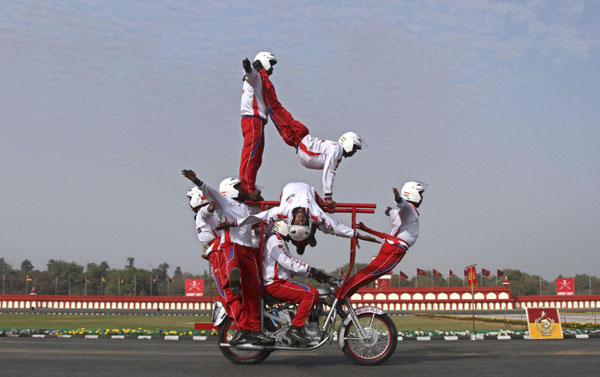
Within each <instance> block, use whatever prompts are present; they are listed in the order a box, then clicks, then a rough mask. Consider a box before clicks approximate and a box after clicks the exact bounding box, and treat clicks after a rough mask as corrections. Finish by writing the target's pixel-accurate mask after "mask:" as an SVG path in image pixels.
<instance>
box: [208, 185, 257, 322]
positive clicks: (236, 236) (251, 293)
mask: <svg viewBox="0 0 600 377" xmlns="http://www.w3.org/2000/svg"><path fill="white" fill-rule="evenodd" d="M199 188H200V190H202V192H203V193H204V196H205V197H206V198H207V199H208V200H209V201H212V202H214V203H215V208H216V210H218V211H219V212H220V218H221V219H222V220H223V221H236V220H237V219H238V218H241V217H244V216H248V215H250V213H251V210H250V207H248V206H247V205H246V204H244V203H240V202H238V201H236V200H233V199H231V198H228V197H226V196H224V195H221V193H220V192H219V191H217V190H215V189H214V188H213V187H211V186H210V185H208V184H206V183H203V184H202V185H201V186H199ZM258 245H259V237H258V236H257V235H256V234H255V232H254V230H253V229H252V227H246V228H245V229H243V228H230V229H227V230H225V231H223V232H222V235H221V253H220V254H221V256H222V259H220V261H221V263H222V265H224V267H222V268H223V270H224V271H226V276H229V272H230V271H231V269H232V268H234V267H238V268H239V270H240V274H241V276H242V286H241V288H242V303H243V307H242V309H243V310H235V309H236V308H237V307H236V308H234V310H232V312H228V313H229V314H230V315H232V316H234V320H235V321H236V322H237V323H238V325H239V326H240V329H242V330H249V331H260V304H259V300H258V298H259V297H260V289H261V284H260V281H261V279H260V273H261V271H260V260H259V259H260V256H259V255H260V252H259V250H258ZM224 275H225V274H224ZM224 277H225V276H224ZM219 293H221V292H219ZM225 293H227V292H225ZM227 301H228V303H229V305H230V306H231V307H235V306H236V305H241V304H240V303H239V302H240V300H239V297H235V296H234V297H231V298H230V297H227ZM237 313H239V314H237ZM236 315H237V317H235V316H236Z"/></svg>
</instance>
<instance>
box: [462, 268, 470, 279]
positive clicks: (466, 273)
mask: <svg viewBox="0 0 600 377" xmlns="http://www.w3.org/2000/svg"><path fill="white" fill-rule="evenodd" d="M463 274H464V276H465V277H468V276H469V273H468V272H467V269H466V268H465V270H464V271H463Z"/></svg>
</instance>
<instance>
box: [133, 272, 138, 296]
mask: <svg viewBox="0 0 600 377" xmlns="http://www.w3.org/2000/svg"><path fill="white" fill-rule="evenodd" d="M136 288H137V276H136V277H134V278H133V295H134V296H136Z"/></svg>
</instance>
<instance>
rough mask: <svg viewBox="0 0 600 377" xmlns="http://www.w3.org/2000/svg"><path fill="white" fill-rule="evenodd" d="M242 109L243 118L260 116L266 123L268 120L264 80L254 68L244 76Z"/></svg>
mask: <svg viewBox="0 0 600 377" xmlns="http://www.w3.org/2000/svg"><path fill="white" fill-rule="evenodd" d="M241 108H242V109H241V112H242V116H258V117H260V118H262V119H263V120H264V121H266V120H267V106H266V104H265V98H264V95H263V85H262V79H261V78H260V75H259V74H258V72H256V70H255V69H254V68H252V71H251V72H250V73H247V74H246V75H245V76H244V84H243V85H242V103H241Z"/></svg>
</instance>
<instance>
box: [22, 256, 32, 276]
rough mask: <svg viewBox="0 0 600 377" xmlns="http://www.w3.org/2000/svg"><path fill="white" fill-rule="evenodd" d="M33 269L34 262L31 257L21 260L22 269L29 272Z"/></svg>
mask: <svg viewBox="0 0 600 377" xmlns="http://www.w3.org/2000/svg"><path fill="white" fill-rule="evenodd" d="M33 269H34V267H33V264H31V261H30V260H29V259H25V260H24V261H23V262H21V271H23V272H25V273H29V272H31V271H33Z"/></svg>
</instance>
